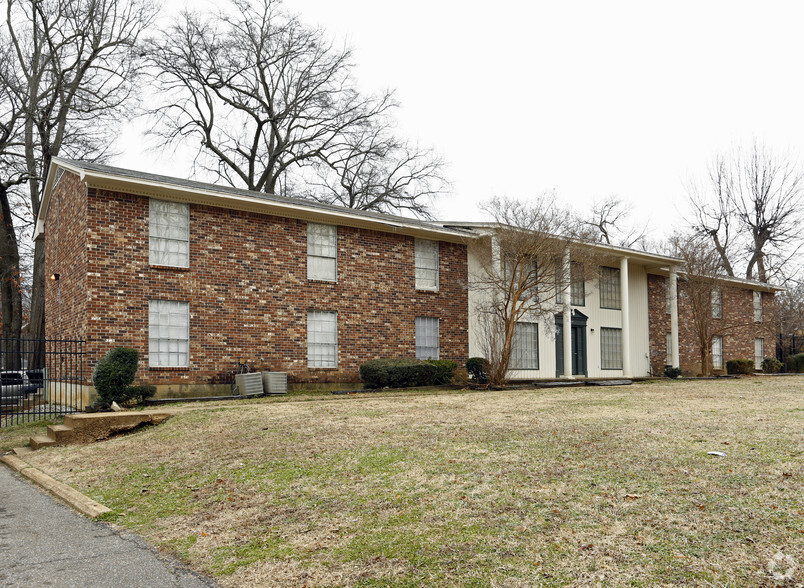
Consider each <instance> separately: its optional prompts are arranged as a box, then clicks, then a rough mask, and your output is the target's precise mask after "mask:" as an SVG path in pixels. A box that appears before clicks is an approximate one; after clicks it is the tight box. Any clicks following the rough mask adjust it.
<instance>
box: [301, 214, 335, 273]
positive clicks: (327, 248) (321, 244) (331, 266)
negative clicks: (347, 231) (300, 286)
mask: <svg viewBox="0 0 804 588" xmlns="http://www.w3.org/2000/svg"><path fill="white" fill-rule="evenodd" d="M307 279H308V280H325V281H327V282H335V281H337V279H338V228H337V227H335V226H332V225H319V224H315V223H308V224H307Z"/></svg>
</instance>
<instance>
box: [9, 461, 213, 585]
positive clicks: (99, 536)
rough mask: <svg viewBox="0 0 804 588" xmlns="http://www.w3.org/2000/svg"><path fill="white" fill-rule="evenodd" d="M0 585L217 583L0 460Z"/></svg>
mask: <svg viewBox="0 0 804 588" xmlns="http://www.w3.org/2000/svg"><path fill="white" fill-rule="evenodd" d="M0 586H9V587H10V586H15V587H16V586H25V587H26V588H27V587H30V586H59V587H60V588H67V587H72V586H75V587H87V588H89V587H95V586H97V587H101V586H103V587H106V588H117V587H120V588H129V587H139V586H148V587H151V586H160V587H161V586H182V587H188V588H189V587H193V588H196V587H198V588H200V587H206V588H209V587H214V586H216V584H215V583H214V582H213V581H212V580H210V579H208V578H204V577H202V576H199V575H197V574H195V573H193V572H191V571H190V570H188V569H187V568H186V567H184V566H183V565H182V564H180V563H179V562H177V561H175V560H173V559H171V558H168V557H165V556H163V555H160V554H159V553H157V552H156V551H155V550H154V549H152V548H151V547H149V546H148V545H147V544H146V543H145V541H144V540H143V539H141V538H140V537H137V536H136V535H133V534H131V533H127V532H123V531H117V530H116V529H114V528H112V527H111V526H110V525H107V524H105V523H99V522H94V521H90V520H89V519H85V518H84V517H82V516H80V515H78V514H76V513H75V512H73V511H72V510H70V509H69V508H68V507H66V506H64V505H63V504H60V503H58V502H57V501H56V500H55V499H53V498H51V497H50V496H49V495H47V494H45V493H44V492H43V491H42V490H40V489H39V488H37V487H35V486H33V485H32V484H30V483H28V482H27V481H25V480H24V479H22V478H21V477H20V476H18V475H17V474H15V473H13V472H12V471H11V470H10V469H9V468H7V467H6V466H4V465H2V464H0Z"/></svg>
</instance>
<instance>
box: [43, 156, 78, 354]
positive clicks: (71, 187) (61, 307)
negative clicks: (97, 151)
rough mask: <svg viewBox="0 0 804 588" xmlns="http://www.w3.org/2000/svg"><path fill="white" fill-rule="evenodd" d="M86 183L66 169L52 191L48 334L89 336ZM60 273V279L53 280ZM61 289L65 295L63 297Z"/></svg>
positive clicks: (47, 244)
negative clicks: (52, 276) (87, 319)
mask: <svg viewBox="0 0 804 588" xmlns="http://www.w3.org/2000/svg"><path fill="white" fill-rule="evenodd" d="M86 217H87V199H86V185H85V184H84V183H83V182H82V181H81V180H80V179H79V178H78V176H77V175H75V174H72V173H70V172H64V174H63V175H62V176H61V179H60V180H59V181H58V183H57V184H56V185H55V186H54V188H53V191H52V192H51V200H50V209H49V213H48V215H47V223H46V225H45V276H46V278H45V333H46V336H47V337H48V338H56V337H59V338H74V339H85V338H86V337H87V330H86V312H87V246H86V239H87V223H86ZM52 274H59V281H58V282H56V281H53V280H51V279H50V276H51V275H52ZM59 288H61V297H59Z"/></svg>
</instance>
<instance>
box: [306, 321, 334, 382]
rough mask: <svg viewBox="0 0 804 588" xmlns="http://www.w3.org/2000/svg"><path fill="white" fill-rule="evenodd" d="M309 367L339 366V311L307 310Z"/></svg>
mask: <svg viewBox="0 0 804 588" xmlns="http://www.w3.org/2000/svg"><path fill="white" fill-rule="evenodd" d="M307 367H311V368H336V367H338V313H337V312H331V311H326V310H310V311H308V312H307Z"/></svg>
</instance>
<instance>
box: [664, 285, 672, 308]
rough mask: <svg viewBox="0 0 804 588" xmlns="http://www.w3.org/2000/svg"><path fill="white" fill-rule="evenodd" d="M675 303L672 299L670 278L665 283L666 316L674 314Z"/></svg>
mask: <svg viewBox="0 0 804 588" xmlns="http://www.w3.org/2000/svg"><path fill="white" fill-rule="evenodd" d="M672 308H673V301H672V299H671V298H670V278H667V279H666V280H665V282H664V312H665V313H666V314H670V313H671V312H673V310H672Z"/></svg>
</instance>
